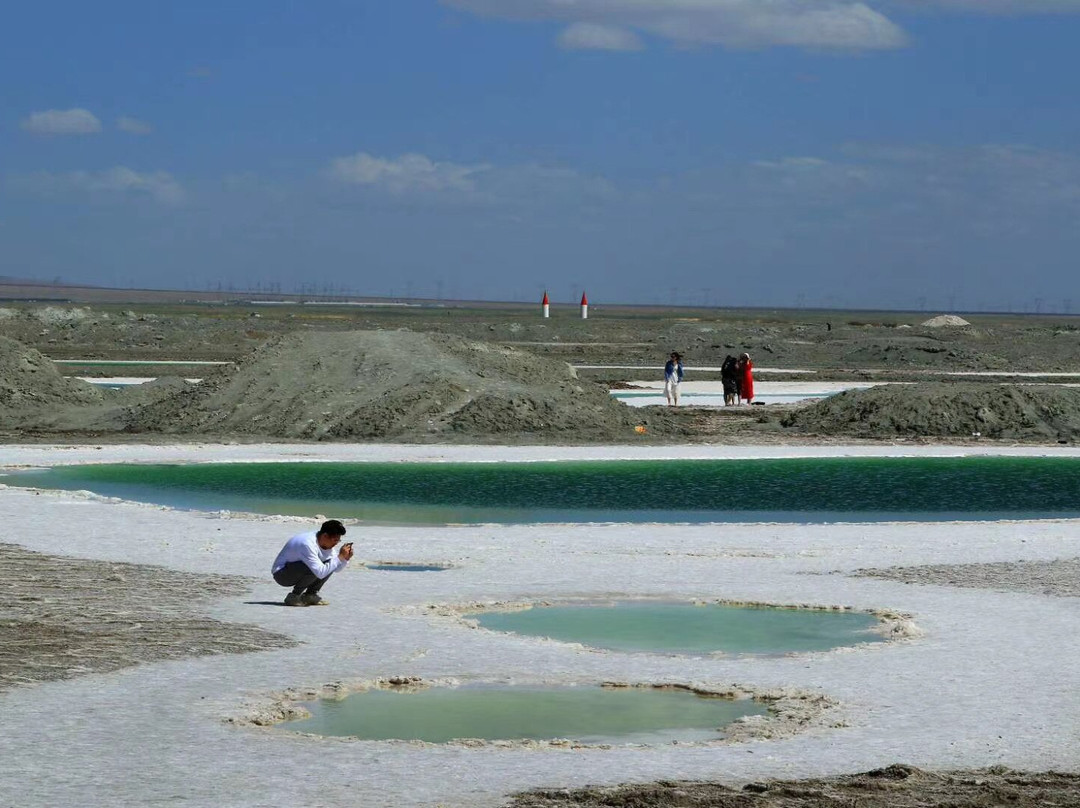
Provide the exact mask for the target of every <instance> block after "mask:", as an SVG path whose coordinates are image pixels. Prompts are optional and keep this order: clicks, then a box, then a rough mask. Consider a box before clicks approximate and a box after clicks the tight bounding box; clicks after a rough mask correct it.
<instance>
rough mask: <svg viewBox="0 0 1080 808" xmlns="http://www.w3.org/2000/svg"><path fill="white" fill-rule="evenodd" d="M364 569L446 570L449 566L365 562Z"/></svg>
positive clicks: (378, 570) (379, 570)
mask: <svg viewBox="0 0 1080 808" xmlns="http://www.w3.org/2000/svg"><path fill="white" fill-rule="evenodd" d="M364 569H368V570H375V571H376V572H445V571H446V570H447V569H448V567H437V566H435V565H434V564H365V565H364Z"/></svg>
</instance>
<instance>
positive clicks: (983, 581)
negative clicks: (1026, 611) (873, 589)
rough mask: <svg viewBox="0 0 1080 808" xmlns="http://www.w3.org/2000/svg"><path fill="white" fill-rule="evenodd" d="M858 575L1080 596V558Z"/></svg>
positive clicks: (948, 565) (885, 571)
mask: <svg viewBox="0 0 1080 808" xmlns="http://www.w3.org/2000/svg"><path fill="white" fill-rule="evenodd" d="M855 574H856V575H859V576H862V577H865V578H882V579H884V580H887V581H899V582H901V583H905V584H934V585H938V586H960V587H964V588H966V589H999V590H1002V591H1006V592H1028V593H1031V594H1034V595H1051V596H1053V597H1059V598H1075V597H1080V558H1073V559H1067V560H1060V561H1016V562H1000V563H996V564H939V565H929V566H922V567H891V568H889V569H883V570H859V571H858V572H856V573H855Z"/></svg>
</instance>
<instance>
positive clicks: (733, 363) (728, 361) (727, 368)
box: [720, 354, 739, 407]
mask: <svg viewBox="0 0 1080 808" xmlns="http://www.w3.org/2000/svg"><path fill="white" fill-rule="evenodd" d="M720 381H721V382H722V383H723V385H724V406H725V407H730V406H731V405H732V404H735V403H737V402H738V399H739V360H738V359H736V358H735V357H734V356H732V355H731V354H728V355H727V356H726V357H724V363H723V364H722V365H721V366H720Z"/></svg>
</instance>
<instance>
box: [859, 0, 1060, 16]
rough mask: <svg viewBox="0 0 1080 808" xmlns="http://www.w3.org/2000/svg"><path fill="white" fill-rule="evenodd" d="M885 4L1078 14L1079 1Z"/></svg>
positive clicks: (907, 0) (909, 0) (908, 0)
mask: <svg viewBox="0 0 1080 808" xmlns="http://www.w3.org/2000/svg"><path fill="white" fill-rule="evenodd" d="M879 1H880V0H879ZM886 2H890V3H891V4H892V5H893V6H896V7H900V8H904V9H906V10H911V9H919V10H928V9H943V10H945V11H968V12H977V13H981V14H1055V13H1070V12H1071V13H1078V12H1080V0H886Z"/></svg>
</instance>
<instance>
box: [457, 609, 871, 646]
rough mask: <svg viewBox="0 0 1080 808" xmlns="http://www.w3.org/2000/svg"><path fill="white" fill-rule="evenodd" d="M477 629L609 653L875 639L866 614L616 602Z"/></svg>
mask: <svg viewBox="0 0 1080 808" xmlns="http://www.w3.org/2000/svg"><path fill="white" fill-rule="evenodd" d="M466 616H467V617H469V618H471V619H473V620H475V621H476V622H477V623H478V624H479V625H480V626H481V627H483V628H487V629H492V630H493V631H509V632H513V633H515V634H523V635H526V636H530V637H548V638H550V639H553V640H561V641H562V642H575V643H581V644H582V645H587V646H590V647H593V648H604V649H608V650H613V651H648V652H653V653H670V654H692V655H705V654H712V653H717V652H719V653H724V654H744V655H777V654H789V653H801V652H808V651H829V650H831V649H833V648H840V647H845V646H852V645H858V644H859V643H865V642H882V641H883V640H884V639H885V638H884V637H883V636H882V635H881V634H880V633H877V632H875V631H874V629H875V628H877V627H878V626H879V625H880V622H879V621H878V619H877V618H876V617H874V615H872V614H867V613H865V612H849V611H834V610H825V609H784V608H770V607H755V606H732V605H726V604H703V605H695V604H691V603H674V602H656V601H617V602H612V603H577V604H565V605H555V606H537V607H534V608H531V609H524V610H520V611H506V612H475V613H471V614H468V615H466Z"/></svg>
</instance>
